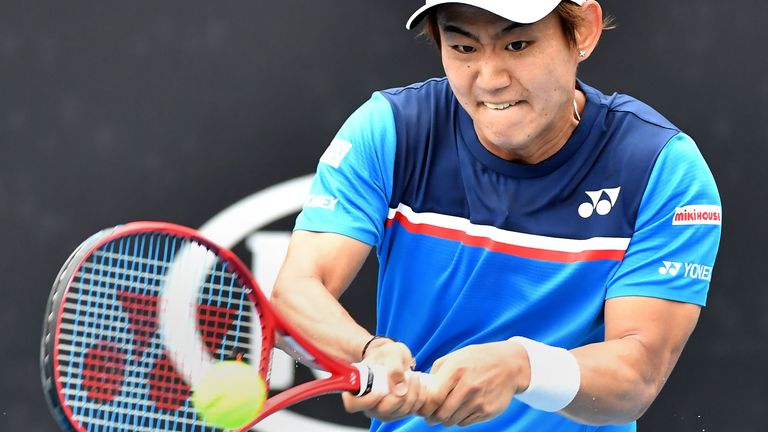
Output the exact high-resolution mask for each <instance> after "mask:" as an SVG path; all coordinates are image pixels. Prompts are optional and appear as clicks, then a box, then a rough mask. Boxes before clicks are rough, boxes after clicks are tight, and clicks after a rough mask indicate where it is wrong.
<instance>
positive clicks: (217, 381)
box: [192, 360, 267, 429]
mask: <svg viewBox="0 0 768 432" xmlns="http://www.w3.org/2000/svg"><path fill="white" fill-rule="evenodd" d="M266 398H267V386H266V384H264V380H262V379H261V376H260V375H259V371H258V370H256V368H254V367H252V366H250V365H248V364H246V363H243V362H241V361H237V360H228V361H223V362H219V363H216V364H214V365H213V366H211V367H210V368H208V370H207V371H206V372H205V374H204V375H203V377H202V379H200V382H198V383H195V385H194V386H193V388H192V404H193V405H194V406H195V409H196V410H197V413H198V415H199V416H200V418H202V419H203V420H204V421H205V422H207V423H210V424H211V425H213V426H216V427H219V428H222V429H239V428H241V427H243V426H245V425H247V424H248V423H250V422H251V421H253V419H255V418H256V416H258V415H259V413H260V412H261V409H262V407H263V406H264V400H265V399H266Z"/></svg>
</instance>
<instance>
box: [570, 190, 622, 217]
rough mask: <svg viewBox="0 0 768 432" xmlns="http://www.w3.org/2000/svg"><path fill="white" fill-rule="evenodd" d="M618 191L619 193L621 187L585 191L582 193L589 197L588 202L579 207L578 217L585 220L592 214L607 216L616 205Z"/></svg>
mask: <svg viewBox="0 0 768 432" xmlns="http://www.w3.org/2000/svg"><path fill="white" fill-rule="evenodd" d="M619 191H621V186H617V187H615V188H606V189H599V190H596V191H585V192H584V193H586V194H587V196H588V197H589V201H587V202H585V203H582V204H581V205H580V206H579V216H581V217H582V218H584V219H587V218H588V217H590V216H592V214H593V213H597V214H598V215H600V216H605V215H607V214H608V213H610V212H611V210H612V209H613V206H614V205H616V200H617V199H618V198H619Z"/></svg>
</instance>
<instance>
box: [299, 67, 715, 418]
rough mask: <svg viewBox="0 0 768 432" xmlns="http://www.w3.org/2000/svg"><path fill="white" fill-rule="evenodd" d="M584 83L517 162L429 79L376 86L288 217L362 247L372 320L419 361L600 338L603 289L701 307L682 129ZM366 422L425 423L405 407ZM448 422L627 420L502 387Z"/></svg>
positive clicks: (710, 259)
mask: <svg viewBox="0 0 768 432" xmlns="http://www.w3.org/2000/svg"><path fill="white" fill-rule="evenodd" d="M579 86H580V88H581V90H582V91H583V92H584V93H585V94H586V105H585V107H584V112H583V114H582V117H581V122H580V123H579V125H578V127H577V128H576V129H575V130H574V132H573V134H572V136H571V137H570V139H569V140H568V142H567V143H566V144H565V146H564V147H563V148H562V149H560V151H558V152H557V153H556V154H554V155H553V156H551V157H550V158H548V159H547V160H545V161H543V162H541V163H538V164H535V165H526V164H520V163H514V162H509V161H506V160H503V159H500V158H498V157H496V156H495V155H493V154H492V153H490V152H489V151H488V150H487V149H486V148H485V147H483V145H482V144H481V143H480V142H479V140H478V138H477V135H476V133H475V130H474V127H473V124H472V120H471V118H470V117H469V115H468V114H467V113H466V111H464V109H463V108H462V107H461V106H460V105H459V103H458V101H457V100H456V98H455V96H454V95H453V93H452V91H451V89H450V86H449V85H448V82H447V80H446V79H444V78H443V79H433V80H429V81H426V82H424V83H419V84H414V85H411V86H408V87H404V88H398V89H392V90H386V91H381V92H376V93H374V94H373V96H372V97H371V99H370V100H369V101H367V102H366V103H365V104H363V105H362V106H361V107H360V108H359V109H358V110H357V111H355V112H354V113H353V114H352V115H351V116H350V118H349V119H348V120H347V121H346V122H345V124H344V125H343V126H342V128H341V129H340V131H339V132H338V134H337V135H336V137H335V138H334V140H333V141H332V142H331V144H330V146H329V147H328V149H327V150H326V152H325V153H324V154H323V156H322V157H321V159H320V163H319V164H318V168H317V173H316V176H315V179H314V182H313V184H312V188H311V192H310V194H311V195H310V196H309V197H308V199H307V201H306V204H305V206H304V208H303V210H302V212H301V213H300V215H299V217H298V218H297V221H296V226H295V229H297V230H307V231H316V232H333V233H338V234H342V235H345V236H349V237H352V238H354V239H357V240H359V241H362V242H365V243H367V244H370V245H372V246H375V247H376V249H377V255H378V259H379V263H380V268H379V277H378V282H379V283H378V293H377V298H378V307H377V313H378V322H377V329H376V331H377V333H378V334H383V335H388V336H391V337H393V338H395V339H398V340H401V341H403V342H405V343H406V344H407V345H408V346H409V347H410V348H411V350H412V351H413V353H414V355H415V358H416V361H417V363H418V365H420V368H421V369H425V368H428V367H429V366H430V365H431V364H432V363H433V362H434V361H435V360H436V359H438V358H440V357H442V356H444V355H445V354H447V353H449V352H452V351H455V350H457V349H459V348H462V347H464V346H467V345H471V344H481V343H486V342H494V341H501V340H505V339H508V338H510V337H512V336H518V335H519V336H525V337H528V338H531V339H535V340H538V341H541V342H544V343H547V344H549V345H553V346H559V347H563V348H567V349H571V348H575V347H578V346H582V345H585V344H589V343H593V342H600V341H602V340H604V322H603V305H604V303H605V301H606V300H607V299H610V298H614V297H620V296H646V297H657V298H663V299H669V300H674V301H680V302H689V303H695V304H698V305H704V304H705V302H706V296H707V291H708V288H709V282H710V279H711V276H712V266H713V265H714V261H715V255H716V252H717V248H718V244H719V239H720V228H721V217H722V216H721V209H720V199H719V196H718V192H717V188H716V186H715V182H714V180H713V178H712V175H711V173H710V171H709V168H708V167H707V165H706V163H705V162H704V159H703V158H702V156H701V154H700V153H699V151H698V149H697V148H696V145H695V144H694V142H693V141H692V140H691V138H690V137H688V136H687V135H685V134H684V133H682V132H681V131H680V130H679V129H678V128H676V127H675V126H674V125H672V124H671V123H670V122H669V121H667V120H666V119H664V118H663V117H662V116H661V115H660V114H658V113H657V112H655V111H654V110H652V109H651V108H650V107H648V106H647V105H645V104H643V103H641V102H639V101H637V100H636V99H633V98H631V97H629V96H626V95H619V94H613V95H610V96H608V95H604V94H602V93H600V92H599V91H597V90H595V89H593V88H591V87H589V86H587V85H586V84H584V83H581V82H579ZM371 428H372V430H374V431H394V430H397V431H424V430H443V429H444V428H441V427H430V426H428V425H426V423H424V422H423V420H422V419H420V418H418V417H411V418H407V419H404V420H402V421H398V422H393V423H381V422H378V421H374V422H373V423H372V426H371ZM462 430H463V431H493V432H500V431H533V430H536V431H579V432H583V431H603V432H607V431H633V430H635V424H634V423H630V424H627V425H617V426H609V427H592V426H585V425H580V424H577V423H575V422H572V421H571V420H568V419H566V418H565V417H562V416H561V415H559V414H556V413H547V412H542V411H538V410H536V409H533V408H531V407H529V406H527V405H525V404H524V403H522V402H519V401H516V400H513V402H512V404H511V405H510V406H509V408H508V409H507V410H506V411H505V412H504V413H502V414H501V415H500V416H498V417H496V418H494V419H493V420H491V421H488V422H484V423H479V424H476V425H473V426H470V427H467V428H462Z"/></svg>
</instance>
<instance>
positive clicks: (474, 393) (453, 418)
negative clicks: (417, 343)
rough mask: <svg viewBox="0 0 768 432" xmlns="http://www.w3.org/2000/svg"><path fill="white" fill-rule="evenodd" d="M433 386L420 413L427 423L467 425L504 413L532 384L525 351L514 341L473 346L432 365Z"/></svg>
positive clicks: (455, 352) (453, 353)
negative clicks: (513, 399) (518, 394)
mask: <svg viewBox="0 0 768 432" xmlns="http://www.w3.org/2000/svg"><path fill="white" fill-rule="evenodd" d="M431 374H432V375H434V381H435V383H434V385H433V386H431V387H429V389H428V396H427V401H426V402H425V403H424V404H423V405H422V407H421V409H419V410H418V414H419V415H421V416H423V417H424V418H425V419H426V421H427V422H428V423H432V424H437V423H441V424H443V425H444V426H453V425H459V426H468V425H471V424H474V423H479V422H482V421H486V420H489V419H491V418H493V417H496V416H497V415H499V414H501V412H502V411H504V410H505V409H506V408H507V407H508V406H509V404H510V402H511V401H512V397H513V396H514V395H515V394H517V393H520V392H522V391H524V390H525V389H526V388H527V387H528V383H529V381H530V365H529V363H528V354H527V353H526V351H525V349H524V348H523V347H522V346H520V345H518V344H516V343H513V342H509V341H503V342H493V343H487V344H481V345H470V346H467V347H464V348H462V349H459V350H457V351H454V352H452V353H450V354H448V355H446V356H444V357H442V358H440V359H438V360H437V361H436V362H435V363H434V365H433V366H432V372H431Z"/></svg>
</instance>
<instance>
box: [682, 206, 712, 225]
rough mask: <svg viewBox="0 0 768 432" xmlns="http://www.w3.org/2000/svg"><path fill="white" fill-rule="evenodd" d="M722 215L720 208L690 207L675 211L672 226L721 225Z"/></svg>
mask: <svg viewBox="0 0 768 432" xmlns="http://www.w3.org/2000/svg"><path fill="white" fill-rule="evenodd" d="M720 224H722V214H721V210H720V206H716V205H688V206H684V207H678V208H676V209H675V217H674V218H673V219H672V225H720Z"/></svg>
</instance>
